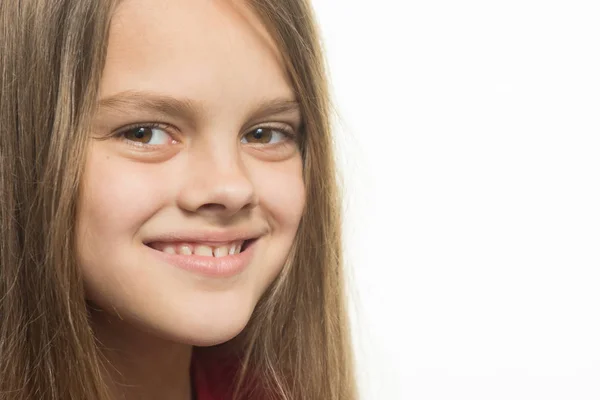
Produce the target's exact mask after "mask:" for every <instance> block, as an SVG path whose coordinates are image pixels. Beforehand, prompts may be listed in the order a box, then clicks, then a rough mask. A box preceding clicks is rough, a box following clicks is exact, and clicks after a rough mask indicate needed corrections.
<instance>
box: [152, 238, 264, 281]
mask: <svg viewBox="0 0 600 400" xmlns="http://www.w3.org/2000/svg"><path fill="white" fill-rule="evenodd" d="M256 242H257V240H253V241H252V243H250V245H248V247H247V248H246V249H244V251H242V252H241V253H238V254H231V255H226V256H223V257H212V256H210V257H208V256H197V255H194V254H192V255H189V256H183V255H179V254H168V253H164V252H162V251H160V250H156V249H153V248H152V247H150V246H146V247H148V249H150V250H151V251H152V253H153V254H155V255H156V256H157V257H158V258H159V259H161V260H163V261H165V262H167V263H168V264H171V265H174V266H176V267H179V268H181V269H184V270H186V271H191V272H195V273H198V274H201V275H205V276H208V277H211V278H230V277H233V276H235V275H238V274H240V273H241V272H242V271H244V270H245V269H246V268H247V267H248V264H250V261H251V260H252V255H253V253H254V247H256Z"/></svg>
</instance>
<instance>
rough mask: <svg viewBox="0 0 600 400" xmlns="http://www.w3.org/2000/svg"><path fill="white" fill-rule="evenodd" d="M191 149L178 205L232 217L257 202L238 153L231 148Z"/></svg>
mask: <svg viewBox="0 0 600 400" xmlns="http://www.w3.org/2000/svg"><path fill="white" fill-rule="evenodd" d="M217 150H218V149H214V148H213V149H212V150H210V149H206V148H205V149H204V150H203V151H195V152H190V153H189V155H188V162H187V165H186V171H185V173H184V174H185V176H186V178H185V179H184V180H183V181H182V184H181V187H180V190H179V194H178V205H179V207H180V208H182V209H184V210H186V211H188V212H193V213H201V214H205V215H206V216H207V217H213V218H231V217H233V216H234V215H236V214H237V213H239V212H240V211H242V210H245V209H251V208H253V207H254V206H255V205H256V204H257V196H256V190H255V187H254V184H253V182H252V180H251V179H250V177H249V175H248V171H247V170H246V167H245V165H244V164H243V162H242V160H241V159H240V157H239V156H238V155H237V152H235V151H232V149H222V151H217Z"/></svg>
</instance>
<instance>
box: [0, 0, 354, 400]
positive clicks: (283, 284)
mask: <svg viewBox="0 0 600 400" xmlns="http://www.w3.org/2000/svg"><path fill="white" fill-rule="evenodd" d="M114 3H115V1H109V0H103V1H99V0H43V1H41V0H20V1H2V2H0V204H1V207H0V232H1V237H0V398H1V399H7V400H8V399H10V400H17V399H33V398H35V399H52V400H59V399H60V400H63V399H98V400H108V399H109V394H108V391H107V388H106V384H105V382H103V376H104V374H103V368H104V367H103V365H104V364H103V360H102V356H101V353H100V350H99V348H98V345H97V343H96V341H95V338H94V334H93V332H92V330H91V328H90V324H89V321H88V312H87V308H86V303H85V296H84V290H83V284H82V280H81V275H80V273H79V270H78V267H77V263H76V257H75V243H76V238H75V237H74V232H75V229H74V226H75V223H76V220H77V208H76V205H77V198H78V193H79V187H80V179H81V176H82V169H83V165H84V163H85V149H86V146H87V143H88V140H89V126H90V121H91V118H92V116H93V114H94V111H95V106H96V104H95V103H96V99H97V95H98V93H97V91H98V86H99V82H100V77H101V72H102V68H103V65H104V59H105V54H106V46H107V38H108V30H109V24H110V18H111V15H112V13H113V10H114V7H115V4H114ZM249 4H250V6H251V7H253V9H254V10H255V12H256V13H257V15H258V16H259V17H260V18H261V19H262V21H263V22H264V24H265V26H266V27H267V28H268V29H269V30H270V34H271V35H272V36H273V38H274V40H275V41H276V42H277V43H278V45H279V48H280V51H281V52H282V55H283V57H284V59H285V62H286V64H287V68H288V73H289V76H290V79H291V82H292V85H293V87H294V89H295V91H296V95H297V98H298V101H299V102H300V105H301V108H302V112H303V117H304V126H305V136H304V137H305V140H304V142H303V143H302V144H301V147H302V156H303V161H304V179H305V185H306V193H307V199H306V209H305V213H304V215H303V217H302V220H301V223H300V226H299V229H298V234H297V237H296V241H295V243H294V246H293V248H292V250H291V252H290V256H289V258H288V262H287V263H286V265H285V266H284V269H283V271H282V273H281V274H280V276H279V277H278V278H277V279H276V281H275V282H274V283H273V284H272V285H271V287H270V288H269V290H268V291H267V293H265V295H264V296H263V298H262V299H261V301H260V302H259V304H258V305H257V307H256V310H255V312H254V314H253V317H252V319H251V321H250V322H249V324H248V326H247V327H246V328H245V329H244V332H243V333H242V334H241V335H240V336H239V337H238V338H236V339H235V340H233V341H232V342H231V345H233V344H235V346H236V348H238V349H240V350H241V354H242V357H243V358H242V361H241V368H240V374H238V376H237V378H236V380H237V383H236V385H235V387H236V396H237V398H238V399H249V398H253V397H257V396H260V397H259V398H261V399H264V400H267V399H266V398H265V396H267V397H269V398H272V399H285V400H315V399H319V400H321V399H323V400H330V399H331V400H354V399H356V397H357V395H356V388H355V380H354V369H353V359H352V353H351V350H350V348H351V345H350V335H349V326H348V321H347V312H346V299H345V294H344V276H343V269H342V256H341V232H340V229H341V228H340V223H341V222H340V213H339V212H340V199H339V196H338V192H337V179H336V171H335V167H334V162H333V151H332V137H331V131H330V121H329V109H330V102H329V97H328V90H327V80H326V76H325V71H324V62H323V55H322V49H321V46H320V42H319V38H318V33H317V29H316V26H315V23H314V21H315V19H314V16H313V14H312V10H311V7H310V5H309V3H308V1H307V0H249ZM200 350H201V349H200ZM257 382H258V384H259V385H260V387H261V388H263V389H266V392H267V394H265V392H264V391H262V392H261V394H260V395H257V394H253V393H258V392H252V391H251V390H250V389H249V388H252V387H255V384H256V383H257Z"/></svg>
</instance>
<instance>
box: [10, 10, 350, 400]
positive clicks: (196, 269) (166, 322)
mask: <svg viewBox="0 0 600 400" xmlns="http://www.w3.org/2000/svg"><path fill="white" fill-rule="evenodd" d="M0 49H1V51H0V88H1V93H0V159H1V166H2V167H1V169H0V203H1V204H2V207H1V208H0V226H1V232H2V234H1V239H0V299H1V302H0V314H1V315H0V321H1V322H0V398H2V399H11V400H13V399H15V400H16V399H53V400H59V399H60V400H63V399H101V400H108V399H127V400H130V399H171V400H180V399H186V400H188V399H193V398H195V399H198V400H206V399H215V400H217V399H218V400H222V399H261V400H266V399H286V400H296V399H305V400H329V399H340V400H353V399H355V398H356V395H355V384H354V380H353V370H352V356H351V353H350V350H349V348H350V341H349V333H348V323H347V317H346V310H345V299H344V292H343V281H342V268H341V266H342V260H341V254H340V219H339V201H338V197H337V192H336V179H335V172H334V166H333V162H332V144H331V135H330V131H329V120H328V118H329V117H328V111H327V110H328V106H329V103H328V97H327V89H326V82H325V78H324V72H323V61H322V54H321V49H320V46H319V42H318V39H317V35H316V30H315V25H314V18H313V15H312V13H311V9H310V7H309V5H308V4H307V2H306V0H285V1H284V0H246V1H242V0H219V1H214V0H169V1H168V2H167V1H164V0H121V1H108V0H19V1H17V0H10V1H2V2H1V3H0Z"/></svg>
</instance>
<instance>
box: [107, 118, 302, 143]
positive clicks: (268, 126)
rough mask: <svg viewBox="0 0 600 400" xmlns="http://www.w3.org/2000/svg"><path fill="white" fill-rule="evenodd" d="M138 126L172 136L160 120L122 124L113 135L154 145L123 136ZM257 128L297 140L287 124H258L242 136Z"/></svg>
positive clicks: (121, 138)
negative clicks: (159, 130) (160, 130)
mask: <svg viewBox="0 0 600 400" xmlns="http://www.w3.org/2000/svg"><path fill="white" fill-rule="evenodd" d="M139 128H148V129H162V130H164V131H165V132H166V133H167V134H169V135H170V136H173V135H172V134H171V132H170V131H172V130H173V129H174V128H173V127H172V126H171V125H168V124H165V123H161V122H145V123H138V124H133V125H127V126H124V127H123V128H120V129H119V130H118V131H117V132H115V134H114V135H113V136H114V137H117V138H118V139H120V140H123V141H126V142H129V143H130V144H131V145H133V146H138V147H146V146H156V145H148V144H145V143H139V142H133V141H131V140H128V139H125V137H124V135H125V133H127V132H129V131H131V130H133V129H139ZM257 129H271V130H274V131H277V132H280V133H281V134H283V135H284V136H285V137H286V139H290V140H292V141H293V142H296V143H297V142H298V133H297V132H296V131H295V130H294V129H293V128H291V127H289V126H286V127H283V126H282V127H278V126H273V125H272V124H265V125H259V126H256V127H253V128H252V129H250V130H248V131H246V132H245V133H243V134H242V137H243V136H245V135H247V134H249V133H251V132H253V131H255V130H257Z"/></svg>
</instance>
